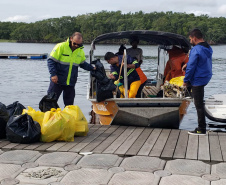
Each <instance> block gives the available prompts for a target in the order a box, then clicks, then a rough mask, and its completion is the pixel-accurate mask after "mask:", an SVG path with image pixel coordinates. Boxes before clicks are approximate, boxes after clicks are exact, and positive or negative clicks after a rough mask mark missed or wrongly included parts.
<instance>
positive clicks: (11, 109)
mask: <svg viewBox="0 0 226 185" xmlns="http://www.w3.org/2000/svg"><path fill="white" fill-rule="evenodd" d="M6 109H7V110H8V113H9V117H11V116H14V115H21V114H22V112H23V109H26V108H25V107H24V106H23V105H22V104H21V103H19V102H18V101H15V102H14V103H12V104H10V105H8V106H7V107H6Z"/></svg>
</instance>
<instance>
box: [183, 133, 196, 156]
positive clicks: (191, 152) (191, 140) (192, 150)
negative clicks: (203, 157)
mask: <svg viewBox="0 0 226 185" xmlns="http://www.w3.org/2000/svg"><path fill="white" fill-rule="evenodd" d="M198 139H199V137H198V136H195V135H189V137H188V147H187V152H186V159H198V142H199V140H198Z"/></svg>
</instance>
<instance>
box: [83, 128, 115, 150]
mask: <svg viewBox="0 0 226 185" xmlns="http://www.w3.org/2000/svg"><path fill="white" fill-rule="evenodd" d="M118 127H119V126H118V125H112V126H110V127H109V128H108V129H107V130H106V131H105V132H104V133H102V134H101V135H100V136H99V137H98V138H96V139H95V140H94V141H93V142H92V143H90V144H88V145H87V146H86V147H85V148H83V149H82V150H81V151H80V152H91V151H92V150H94V148H96V147H97V146H98V145H100V143H102V142H103V141H104V140H106V139H107V138H108V137H109V136H110V135H111V134H112V133H113V132H114V131H115V130H117V129H118Z"/></svg>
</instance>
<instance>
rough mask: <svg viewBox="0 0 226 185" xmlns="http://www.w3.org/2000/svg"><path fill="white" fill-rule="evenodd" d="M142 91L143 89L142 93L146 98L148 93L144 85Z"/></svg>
mask: <svg viewBox="0 0 226 185" xmlns="http://www.w3.org/2000/svg"><path fill="white" fill-rule="evenodd" d="M142 91H143V93H144V94H145V96H146V98H147V97H148V95H149V94H148V92H147V91H146V88H145V87H144V88H143V90H142Z"/></svg>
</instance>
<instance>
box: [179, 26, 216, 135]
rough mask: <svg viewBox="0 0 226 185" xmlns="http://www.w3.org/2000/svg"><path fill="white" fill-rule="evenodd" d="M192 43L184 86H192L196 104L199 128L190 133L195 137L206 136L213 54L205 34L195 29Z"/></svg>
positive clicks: (191, 35) (191, 36)
mask: <svg viewBox="0 0 226 185" xmlns="http://www.w3.org/2000/svg"><path fill="white" fill-rule="evenodd" d="M189 39H190V43H191V44H192V45H193V46H194V47H193V48H192V49H191V51H190V55H189V60H188V63H187V64H186V65H185V66H184V67H183V69H185V68H186V72H185V78H184V86H189V85H191V88H192V95H193V98H194V104H195V107H196V110H197V115H198V127H197V128H196V129H195V130H194V131H189V132H188V133H189V134H193V135H205V134H206V120H205V112H204V101H203V99H204V87H205V86H206V85H207V84H208V83H209V81H210V79H211V77H212V54H213V50H212V48H211V47H210V45H209V44H208V43H207V42H205V41H204V39H203V34H202V32H201V31H200V30H199V29H197V28H196V29H193V30H192V31H191V32H190V33H189Z"/></svg>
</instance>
